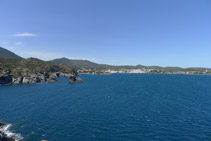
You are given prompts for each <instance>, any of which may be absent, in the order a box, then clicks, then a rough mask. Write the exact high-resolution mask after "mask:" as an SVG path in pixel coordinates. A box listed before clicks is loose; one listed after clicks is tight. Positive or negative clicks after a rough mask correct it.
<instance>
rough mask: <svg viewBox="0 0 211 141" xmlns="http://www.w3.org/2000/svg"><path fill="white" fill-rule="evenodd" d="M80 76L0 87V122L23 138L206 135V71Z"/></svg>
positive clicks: (210, 86) (189, 139)
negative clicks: (70, 81)
mask: <svg viewBox="0 0 211 141" xmlns="http://www.w3.org/2000/svg"><path fill="white" fill-rule="evenodd" d="M80 77H81V78H82V79H83V80H84V83H76V84H68V83H67V78H60V79H59V82H57V83H44V84H33V85H16V86H3V87H0V121H1V122H5V123H11V124H12V125H13V126H12V129H11V130H13V131H14V132H17V133H20V134H21V135H22V136H23V137H24V141H40V140H41V139H46V140H48V141H199V140H201V141H210V140H211V76H208V75H160V74H154V75H153V74H114V75H81V76H80Z"/></svg>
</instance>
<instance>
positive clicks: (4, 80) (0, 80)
mask: <svg viewBox="0 0 211 141" xmlns="http://www.w3.org/2000/svg"><path fill="white" fill-rule="evenodd" d="M11 83H12V75H10V74H8V75H2V76H0V85H7V84H11Z"/></svg>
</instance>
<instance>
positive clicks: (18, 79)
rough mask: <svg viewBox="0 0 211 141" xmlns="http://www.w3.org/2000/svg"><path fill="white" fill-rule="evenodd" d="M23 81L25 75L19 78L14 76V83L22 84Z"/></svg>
mask: <svg viewBox="0 0 211 141" xmlns="http://www.w3.org/2000/svg"><path fill="white" fill-rule="evenodd" d="M22 81H23V77H22V76H21V77H18V78H13V79H12V83H13V84H21V83H22Z"/></svg>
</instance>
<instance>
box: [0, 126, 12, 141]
mask: <svg viewBox="0 0 211 141" xmlns="http://www.w3.org/2000/svg"><path fill="white" fill-rule="evenodd" d="M4 126H6V124H4V123H0V141H15V139H14V138H11V137H8V136H7V135H6V134H5V133H4V131H3V130H1V129H2V128H3V127H4Z"/></svg>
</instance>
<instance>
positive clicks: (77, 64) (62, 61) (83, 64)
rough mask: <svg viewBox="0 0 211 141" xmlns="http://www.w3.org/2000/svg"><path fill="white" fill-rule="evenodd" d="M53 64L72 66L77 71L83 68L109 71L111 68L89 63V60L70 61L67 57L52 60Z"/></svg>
mask: <svg viewBox="0 0 211 141" xmlns="http://www.w3.org/2000/svg"><path fill="white" fill-rule="evenodd" d="M51 62H54V63H59V64H64V65H67V66H71V67H72V68H75V69H81V68H85V69H107V68H109V67H111V66H109V65H104V64H97V63H94V62H91V61H88V60H71V59H68V58H65V57H63V58H58V59H55V60H52V61H51Z"/></svg>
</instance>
